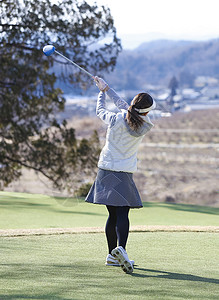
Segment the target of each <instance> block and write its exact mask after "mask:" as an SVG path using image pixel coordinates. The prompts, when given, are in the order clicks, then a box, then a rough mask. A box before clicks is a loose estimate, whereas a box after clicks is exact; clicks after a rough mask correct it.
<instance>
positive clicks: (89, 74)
mask: <svg viewBox="0 0 219 300" xmlns="http://www.w3.org/2000/svg"><path fill="white" fill-rule="evenodd" d="M55 53H56V54H58V55H60V56H61V57H63V58H64V59H66V60H67V61H69V62H70V63H72V64H73V65H74V66H75V67H78V68H79V69H80V70H81V71H83V72H85V73H86V74H87V75H88V76H90V77H92V78H93V79H94V75H92V74H91V73H89V72H88V71H86V70H85V69H83V68H82V67H80V66H79V65H77V64H76V63H75V62H73V61H72V60H70V59H69V58H67V57H66V56H64V55H62V54H61V53H59V52H58V51H56V50H55Z"/></svg>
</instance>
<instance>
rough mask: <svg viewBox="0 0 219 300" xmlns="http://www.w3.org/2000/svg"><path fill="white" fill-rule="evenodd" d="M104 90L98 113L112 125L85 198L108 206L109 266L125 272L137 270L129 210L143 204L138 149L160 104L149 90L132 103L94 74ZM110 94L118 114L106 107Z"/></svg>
mask: <svg viewBox="0 0 219 300" xmlns="http://www.w3.org/2000/svg"><path fill="white" fill-rule="evenodd" d="M94 80H95V82H96V85H97V86H98V88H99V89H100V93H99V95H98V100H97V108H96V114H97V116H98V117H99V118H100V119H101V120H102V121H103V122H105V123H106V124H107V125H108V130H107V136H106V143H105V146H104V147H103V149H102V151H101V154H100V158H99V162H98V168H99V169H98V174H97V177H96V180H95V182H94V184H93V185H92V187H91V189H90V191H89V193H88V195H87V197H86V199H85V201H86V202H89V203H95V204H103V205H106V207H107V210H108V212H109V217H108V220H107V222H106V228H105V233H106V238H107V243H108V248H109V254H108V255H107V258H106V265H110V266H118V265H120V266H121V267H122V269H123V271H124V272H126V273H131V272H133V265H134V261H130V260H129V258H128V255H127V252H126V250H125V249H126V243H127V239H128V234H129V218H128V214H129V209H130V208H140V207H142V202H141V198H140V196H139V193H138V191H137V188H136V186H135V183H134V181H133V178H132V177H133V172H135V171H136V170H137V151H138V147H139V145H140V143H141V141H142V139H143V137H144V135H145V134H146V133H147V132H148V131H149V130H150V129H151V128H152V127H153V124H152V123H151V121H150V119H149V117H148V116H147V114H148V112H149V111H150V110H152V109H153V108H155V106H156V104H155V101H154V100H153V99H152V97H151V96H150V95H149V94H147V93H140V94H138V95H136V96H135V97H134V99H133V100H132V102H131V105H130V106H129V105H128V104H127V103H126V102H125V101H124V100H122V99H121V98H120V97H119V96H118V95H117V94H116V93H115V91H114V90H113V89H111V88H110V87H109V86H108V84H107V83H106V82H105V81H104V80H103V79H102V78H99V77H97V76H96V77H94ZM106 94H107V95H108V96H109V97H110V98H111V99H112V100H113V101H114V104H115V105H116V106H117V107H118V109H119V110H120V112H119V113H114V112H111V111H109V110H107V109H106V106H105V95H106Z"/></svg>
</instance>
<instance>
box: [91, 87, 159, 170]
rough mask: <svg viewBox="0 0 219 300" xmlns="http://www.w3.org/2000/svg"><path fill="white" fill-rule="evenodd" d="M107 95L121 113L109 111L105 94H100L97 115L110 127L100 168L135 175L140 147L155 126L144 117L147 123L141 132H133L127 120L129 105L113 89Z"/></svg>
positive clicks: (99, 164)
mask: <svg viewBox="0 0 219 300" xmlns="http://www.w3.org/2000/svg"><path fill="white" fill-rule="evenodd" d="M107 95H108V96H109V97H110V98H111V99H112V100H113V101H114V104H115V105H116V106H117V107H118V108H119V110H120V112H119V113H114V112H111V111H109V110H107V109H106V106H105V93H103V92H100V93H99V95H98V100H97V108H96V114H97V116H98V117H99V118H100V119H101V120H102V121H103V122H104V123H106V124H107V125H108V130H107V135H106V143H105V146H104V147H103V149H102V151H101V153H100V158H99V162H98V167H99V168H101V169H105V170H112V171H122V172H129V173H133V172H135V171H136V170H137V152H138V147H139V145H140V143H141V141H142V139H143V137H144V135H145V134H146V132H148V131H149V130H150V129H151V128H152V127H153V126H154V125H153V124H152V123H151V121H150V119H149V117H148V116H142V118H143V120H144V122H145V123H144V124H143V126H142V127H141V128H140V130H138V131H137V132H136V131H133V130H131V128H130V127H129V125H128V124H127V122H126V120H125V118H126V114H127V110H128V107H129V105H128V103H127V102H125V101H124V100H123V99H121V98H120V97H119V96H118V95H117V94H116V92H115V91H114V90H113V89H109V90H108V91H107Z"/></svg>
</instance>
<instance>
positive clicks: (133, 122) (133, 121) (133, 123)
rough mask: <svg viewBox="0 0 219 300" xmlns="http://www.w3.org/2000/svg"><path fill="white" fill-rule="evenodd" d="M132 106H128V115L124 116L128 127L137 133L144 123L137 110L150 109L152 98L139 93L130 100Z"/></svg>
mask: <svg viewBox="0 0 219 300" xmlns="http://www.w3.org/2000/svg"><path fill="white" fill-rule="evenodd" d="M132 103H133V104H132V105H131V106H129V109H128V113H127V116H126V120H127V123H128V125H129V127H130V128H131V129H132V130H134V131H137V130H138V129H139V128H140V127H141V126H142V125H143V123H144V120H143V119H142V117H141V115H142V114H141V113H139V112H137V111H136V110H135V108H137V109H143V108H148V107H151V106H152V104H153V98H152V97H151V96H150V95H149V94H147V93H140V94H138V95H136V96H135V97H134V99H133V100H132Z"/></svg>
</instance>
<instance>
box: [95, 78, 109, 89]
mask: <svg viewBox="0 0 219 300" xmlns="http://www.w3.org/2000/svg"><path fill="white" fill-rule="evenodd" d="M94 80H95V82H96V86H97V87H98V88H99V90H100V91H102V92H105V91H107V90H108V89H109V86H108V84H107V83H106V82H105V81H104V80H103V79H102V78H100V77H98V76H95V77H94Z"/></svg>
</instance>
